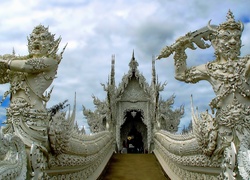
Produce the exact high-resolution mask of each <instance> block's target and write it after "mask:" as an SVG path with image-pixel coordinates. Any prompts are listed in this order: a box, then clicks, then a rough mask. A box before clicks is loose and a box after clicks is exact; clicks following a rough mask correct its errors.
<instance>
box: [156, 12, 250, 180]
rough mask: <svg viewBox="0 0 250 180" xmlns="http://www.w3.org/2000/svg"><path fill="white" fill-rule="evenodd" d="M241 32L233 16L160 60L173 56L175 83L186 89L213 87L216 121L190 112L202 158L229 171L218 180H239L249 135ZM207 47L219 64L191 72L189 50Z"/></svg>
mask: <svg viewBox="0 0 250 180" xmlns="http://www.w3.org/2000/svg"><path fill="white" fill-rule="evenodd" d="M243 27H244V26H243V24H242V23H241V22H236V21H235V19H234V16H233V14H232V12H231V11H230V10H229V11H228V14H227V20H226V22H224V23H222V24H220V25H219V26H215V25H210V22H209V23H208V25H207V26H206V27H204V28H201V29H199V30H197V31H194V32H190V33H187V34H186V35H185V36H183V37H181V38H179V39H177V40H176V42H175V43H174V44H172V45H171V46H167V47H165V48H163V49H162V51H161V54H160V55H159V56H158V59H161V58H166V57H168V56H170V54H172V53H174V61H175V78H176V79H177V80H180V81H184V82H187V83H197V82H199V81H201V80H206V81H208V82H209V83H210V84H211V85H212V86H213V90H214V92H215V94H216V97H215V98H214V99H212V101H211V102H210V104H209V105H210V107H211V110H212V113H213V114H214V115H215V116H214V117H213V116H212V115H210V114H209V113H208V112H205V113H201V114H200V115H197V114H195V113H194V112H192V116H193V132H194V134H195V135H196V139H197V141H198V144H199V148H201V150H202V152H203V153H204V154H205V155H207V156H211V157H213V158H214V159H217V160H218V161H222V162H223V165H225V166H223V167H224V168H225V169H224V173H222V174H221V175H220V176H218V178H220V179H221V178H223V177H225V178H228V179H235V177H236V175H235V169H234V168H235V165H236V163H237V162H236V161H237V160H236V159H235V156H236V152H237V150H238V149H239V147H240V143H241V142H242V139H243V136H244V134H246V133H249V132H250V127H249V124H250V121H249V120H250V119H249V115H250V114H249V107H250V101H249V97H250V91H249V88H250V86H249V80H248V79H249V69H250V59H249V56H246V57H239V56H240V48H241V34H242V31H243V29H244V28H243ZM205 41H210V42H211V45H212V46H213V48H214V50H215V53H214V54H215V57H216V59H215V60H214V61H211V62H208V63H207V64H202V65H198V66H193V67H190V68H188V67H187V63H186V60H187V58H188V57H187V54H186V53H185V50H186V49H187V48H189V49H192V50H195V49H196V48H195V46H194V45H197V46H198V47H199V48H202V49H205V48H207V47H209V45H207V44H206V43H205ZM199 116H200V117H199ZM175 143H176V144H178V143H177V142H175ZM231 144H233V145H234V146H235V147H233V146H232V145H231ZM223 154H224V155H225V156H223ZM215 157H216V158H215ZM222 176H223V177H222Z"/></svg>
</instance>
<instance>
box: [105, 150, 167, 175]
mask: <svg viewBox="0 0 250 180" xmlns="http://www.w3.org/2000/svg"><path fill="white" fill-rule="evenodd" d="M168 179H169V178H167V177H165V176H164V173H163V171H162V169H161V166H160V164H159V163H158V161H157V159H156V157H155V156H154V154H114V155H113V156H112V158H111V160H110V162H109V164H108V166H107V168H106V170H105V172H104V173H103V175H102V176H101V177H100V180H168Z"/></svg>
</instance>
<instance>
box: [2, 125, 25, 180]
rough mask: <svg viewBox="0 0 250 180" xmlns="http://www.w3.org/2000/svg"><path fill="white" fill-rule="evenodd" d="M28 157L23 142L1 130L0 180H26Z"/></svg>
mask: <svg viewBox="0 0 250 180" xmlns="http://www.w3.org/2000/svg"><path fill="white" fill-rule="evenodd" d="M26 158H27V155H26V151H25V146H24V143H23V142H22V140H21V139H20V138H19V137H18V136H15V135H13V134H3V132H2V128H1V129H0V179H18V180H22V179H26V172H27V161H26Z"/></svg>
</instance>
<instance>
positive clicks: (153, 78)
mask: <svg viewBox="0 0 250 180" xmlns="http://www.w3.org/2000/svg"><path fill="white" fill-rule="evenodd" d="M151 85H152V86H155V85H156V73H155V56H152V81H151Z"/></svg>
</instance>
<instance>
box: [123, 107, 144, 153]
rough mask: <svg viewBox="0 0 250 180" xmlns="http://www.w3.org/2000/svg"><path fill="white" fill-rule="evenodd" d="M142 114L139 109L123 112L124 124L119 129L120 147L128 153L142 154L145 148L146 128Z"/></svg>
mask: <svg viewBox="0 0 250 180" xmlns="http://www.w3.org/2000/svg"><path fill="white" fill-rule="evenodd" d="M143 116H144V113H143V111H142V110H140V109H127V110H126V111H124V119H125V121H124V123H123V124H122V125H121V129H120V137H121V140H120V142H121V143H122V144H121V147H124V146H125V147H126V148H127V152H128V153H144V151H145V149H146V148H147V146H148V145H147V127H146V125H145V124H144V123H143V121H142V119H143V118H144V117H143Z"/></svg>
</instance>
